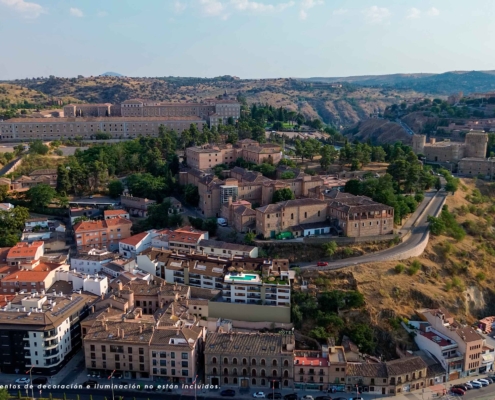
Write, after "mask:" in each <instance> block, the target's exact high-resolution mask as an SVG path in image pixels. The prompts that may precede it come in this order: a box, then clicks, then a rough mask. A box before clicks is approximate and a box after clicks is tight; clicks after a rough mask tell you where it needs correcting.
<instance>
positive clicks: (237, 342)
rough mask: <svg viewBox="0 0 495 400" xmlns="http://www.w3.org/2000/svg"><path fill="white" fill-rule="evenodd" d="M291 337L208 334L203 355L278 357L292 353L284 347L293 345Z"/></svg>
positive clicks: (260, 334)
mask: <svg viewBox="0 0 495 400" xmlns="http://www.w3.org/2000/svg"><path fill="white" fill-rule="evenodd" d="M293 343H294V337H293V335H280V334H273V333H232V334H229V333H216V332H214V333H209V334H208V336H206V345H205V351H204V352H205V354H229V353H230V354H238V355H243V354H246V355H258V354H259V355H267V356H269V355H273V356H276V355H280V354H289V353H292V352H291V351H288V350H287V348H286V347H285V346H284V345H286V344H293Z"/></svg>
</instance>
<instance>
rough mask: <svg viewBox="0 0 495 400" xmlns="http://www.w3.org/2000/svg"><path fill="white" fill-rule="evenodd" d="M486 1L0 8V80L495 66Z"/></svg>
mask: <svg viewBox="0 0 495 400" xmlns="http://www.w3.org/2000/svg"><path fill="white" fill-rule="evenodd" d="M494 15H495V1H494V0H469V1H468V0H408V1H398V0H381V1H378V0H376V1H375V0H256V1H251V0H139V1H135V0H134V1H128V0H0V37H1V38H2V45H1V47H0V79H14V78H25V77H33V76H48V75H56V76H69V77H70V76H76V75H78V74H81V75H84V76H89V75H99V74H101V73H103V72H106V71H115V72H119V73H122V74H124V75H127V76H170V75H172V76H200V77H213V76H219V75H227V74H228V75H236V76H239V77H241V78H274V77H311V76H349V75H368V74H369V75H371V74H389V73H407V72H444V71H449V70H475V69H476V70H487V69H495V51H494V50H495V40H494V38H495V24H493V16H494Z"/></svg>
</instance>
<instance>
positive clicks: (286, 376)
mask: <svg viewBox="0 0 495 400" xmlns="http://www.w3.org/2000/svg"><path fill="white" fill-rule="evenodd" d="M288 377H289V371H287V370H285V371H284V378H288Z"/></svg>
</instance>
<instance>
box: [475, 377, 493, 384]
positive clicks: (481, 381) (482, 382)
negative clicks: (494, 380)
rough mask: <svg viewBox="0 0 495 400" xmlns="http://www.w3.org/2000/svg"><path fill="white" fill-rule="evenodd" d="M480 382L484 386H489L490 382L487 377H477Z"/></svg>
mask: <svg viewBox="0 0 495 400" xmlns="http://www.w3.org/2000/svg"><path fill="white" fill-rule="evenodd" d="M476 380H477V381H478V382H479V383H481V384H482V385H483V386H488V385H489V384H490V382H488V381H487V380H486V379H482V378H478V379H476Z"/></svg>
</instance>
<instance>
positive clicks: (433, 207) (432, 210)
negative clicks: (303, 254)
mask: <svg viewBox="0 0 495 400" xmlns="http://www.w3.org/2000/svg"><path fill="white" fill-rule="evenodd" d="M446 197H447V193H446V192H445V191H444V190H441V191H440V192H438V194H436V196H435V193H432V192H430V193H427V194H426V196H425V200H424V201H423V202H422V203H421V206H420V207H419V208H418V210H416V212H415V214H416V215H414V214H413V216H412V217H411V218H409V221H408V222H407V223H406V224H405V225H404V227H403V231H404V230H405V231H409V230H411V236H410V237H409V238H407V239H406V240H405V241H404V242H402V243H400V244H399V245H397V246H395V247H392V248H390V249H386V250H382V251H378V252H376V253H371V254H365V255H363V256H359V257H351V258H346V259H344V260H339V261H332V262H329V264H328V266H326V267H317V266H316V262H308V263H301V264H300V266H301V268H303V269H305V270H309V271H311V270H315V271H325V270H336V269H341V268H345V267H350V266H353V265H358V264H365V263H372V262H383V261H389V260H401V259H406V258H410V256H408V255H407V253H408V252H410V251H411V250H413V249H415V248H417V247H419V246H423V245H424V246H425V245H426V243H428V237H429V230H428V226H429V223H428V222H427V217H428V215H435V216H436V215H438V214H439V213H440V211H441V209H442V206H443V204H444V201H445V199H446ZM432 198H433V199H432ZM423 212H424V214H423ZM408 224H409V225H408ZM425 241H426V243H425ZM402 255H404V256H403V258H401V256H402Z"/></svg>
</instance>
